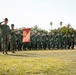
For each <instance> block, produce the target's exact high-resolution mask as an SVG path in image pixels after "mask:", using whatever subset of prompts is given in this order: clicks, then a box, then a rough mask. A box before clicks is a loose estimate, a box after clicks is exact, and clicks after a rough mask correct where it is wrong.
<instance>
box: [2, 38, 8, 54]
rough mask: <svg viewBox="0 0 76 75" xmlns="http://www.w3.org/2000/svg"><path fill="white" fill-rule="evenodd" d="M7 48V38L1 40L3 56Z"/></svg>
mask: <svg viewBox="0 0 76 75" xmlns="http://www.w3.org/2000/svg"><path fill="white" fill-rule="evenodd" d="M8 46H9V38H3V39H2V51H3V54H4V52H6V54H7V51H8Z"/></svg>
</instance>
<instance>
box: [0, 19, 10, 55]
mask: <svg viewBox="0 0 76 75" xmlns="http://www.w3.org/2000/svg"><path fill="white" fill-rule="evenodd" d="M5 20H6V21H8V20H7V18H5ZM0 28H1V29H2V39H3V40H2V50H3V54H4V52H6V54H7V50H8V45H9V36H10V27H9V26H8V25H5V24H3V25H1V24H0Z"/></svg>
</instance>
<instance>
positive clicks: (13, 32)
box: [11, 24, 16, 53]
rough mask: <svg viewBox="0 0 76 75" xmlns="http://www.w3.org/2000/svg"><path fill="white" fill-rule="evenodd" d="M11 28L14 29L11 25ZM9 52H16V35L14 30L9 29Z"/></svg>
mask: <svg viewBox="0 0 76 75" xmlns="http://www.w3.org/2000/svg"><path fill="white" fill-rule="evenodd" d="M11 27H14V25H13V24H12V25H11ZM11 50H13V53H14V52H15V50H16V33H15V31H14V29H11Z"/></svg>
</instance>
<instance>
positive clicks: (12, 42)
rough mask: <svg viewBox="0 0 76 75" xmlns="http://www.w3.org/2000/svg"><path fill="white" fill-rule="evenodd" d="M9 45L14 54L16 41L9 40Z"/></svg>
mask: <svg viewBox="0 0 76 75" xmlns="http://www.w3.org/2000/svg"><path fill="white" fill-rule="evenodd" d="M10 44H11V50H12V52H13V53H14V52H15V50H16V40H12V39H11V43H10Z"/></svg>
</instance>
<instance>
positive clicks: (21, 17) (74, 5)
mask: <svg viewBox="0 0 76 75" xmlns="http://www.w3.org/2000/svg"><path fill="white" fill-rule="evenodd" d="M5 17H7V18H8V19H9V23H8V24H9V26H11V24H15V28H20V27H25V28H29V27H34V26H35V25H37V26H38V27H40V28H42V29H45V30H49V29H51V26H50V22H53V29H55V28H58V27H60V25H59V22H60V21H62V22H63V26H66V25H67V24H68V23H69V24H71V26H72V27H73V28H74V29H76V0H0V21H2V20H3V19H4V18H5Z"/></svg>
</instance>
